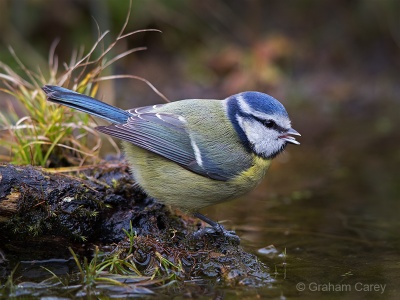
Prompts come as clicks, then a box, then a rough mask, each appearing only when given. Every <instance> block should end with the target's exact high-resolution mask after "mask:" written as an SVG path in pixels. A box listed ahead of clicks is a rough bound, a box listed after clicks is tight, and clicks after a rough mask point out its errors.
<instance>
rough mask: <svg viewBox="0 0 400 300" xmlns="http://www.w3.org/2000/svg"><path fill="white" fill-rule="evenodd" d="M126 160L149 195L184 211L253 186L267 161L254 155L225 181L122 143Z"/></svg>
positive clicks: (234, 195)
mask: <svg viewBox="0 0 400 300" xmlns="http://www.w3.org/2000/svg"><path fill="white" fill-rule="evenodd" d="M123 145H124V149H125V152H126V154H127V159H128V161H129V163H130V165H131V167H132V173H133V176H134V179H135V180H136V182H138V183H139V185H140V186H141V187H142V189H143V190H144V191H145V192H146V193H147V194H148V195H149V196H151V197H153V198H156V199H157V200H159V201H161V202H163V203H164V204H167V205H171V206H174V207H178V208H180V209H183V210H189V211H197V210H199V209H201V208H203V207H206V206H209V205H213V204H217V203H219V202H223V201H228V200H231V199H233V198H237V197H239V196H241V195H243V194H246V193H248V192H249V191H250V190H252V189H253V188H255V187H256V185H257V184H258V183H259V182H260V181H261V180H262V178H263V177H264V175H265V172H266V171H267V169H268V167H269V165H270V160H267V159H263V158H260V157H257V156H254V159H253V161H254V164H253V166H252V167H251V168H250V169H248V170H246V171H244V172H242V173H241V174H239V175H238V176H236V177H235V178H233V179H231V180H228V181H218V180H214V179H210V178H207V177H204V176H201V175H198V174H196V173H193V172H191V171H188V170H186V169H185V168H182V167H181V166H179V165H177V164H176V163H174V162H172V161H170V160H167V159H165V158H163V157H161V156H159V155H157V154H154V153H152V152H149V151H147V150H144V149H142V148H139V147H137V146H134V145H132V144H131V143H127V142H124V143H123Z"/></svg>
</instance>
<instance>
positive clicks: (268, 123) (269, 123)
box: [263, 120, 275, 128]
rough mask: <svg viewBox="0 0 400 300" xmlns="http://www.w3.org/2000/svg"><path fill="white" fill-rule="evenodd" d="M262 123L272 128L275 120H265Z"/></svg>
mask: <svg viewBox="0 0 400 300" xmlns="http://www.w3.org/2000/svg"><path fill="white" fill-rule="evenodd" d="M263 124H264V126H265V127H267V128H273V127H274V126H275V122H274V121H272V120H266V121H264V122H263Z"/></svg>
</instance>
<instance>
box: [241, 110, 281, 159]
mask: <svg viewBox="0 0 400 300" xmlns="http://www.w3.org/2000/svg"><path fill="white" fill-rule="evenodd" d="M236 119H237V120H238V123H239V126H240V127H241V128H242V129H243V131H244V132H245V134H246V137H247V139H248V140H249V142H250V143H251V145H252V147H253V150H254V151H255V152H256V153H257V154H262V155H264V156H267V157H268V156H270V155H272V154H273V153H275V152H276V151H278V150H279V149H280V148H281V147H282V145H283V143H282V141H281V140H280V139H279V138H278V134H277V132H276V131H275V130H271V129H268V128H266V127H265V126H264V125H263V124H261V123H260V122H258V121H256V120H254V119H248V118H243V117H241V116H239V115H236Z"/></svg>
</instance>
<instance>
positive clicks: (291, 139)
mask: <svg viewBox="0 0 400 300" xmlns="http://www.w3.org/2000/svg"><path fill="white" fill-rule="evenodd" d="M291 135H298V136H301V134H300V133H298V132H297V131H296V130H294V129H293V128H289V130H288V131H286V132H285V133H284V134H282V135H280V136H279V138H281V139H282V140H284V141H286V142H288V143H291V144H295V145H300V143H299V142H298V141H296V139H295V138H294V137H292V136H291Z"/></svg>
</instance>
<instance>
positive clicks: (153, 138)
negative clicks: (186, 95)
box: [96, 108, 236, 181]
mask: <svg viewBox="0 0 400 300" xmlns="http://www.w3.org/2000/svg"><path fill="white" fill-rule="evenodd" d="M139 111H144V110H143V108H141V109H140V110H137V109H136V110H130V112H131V113H136V115H132V116H131V117H130V118H129V119H128V121H127V123H125V124H113V125H109V126H99V127H97V128H96V129H97V130H98V131H100V132H103V133H106V134H108V135H111V136H114V137H116V138H119V139H122V140H124V141H127V142H130V143H132V144H134V145H136V146H139V147H141V148H143V149H146V150H148V151H151V152H154V153H156V154H158V155H161V156H163V157H165V158H167V159H169V160H172V161H174V162H176V163H177V164H179V165H181V166H182V167H184V168H186V169H188V170H191V171H193V172H195V173H197V174H200V175H202V176H206V177H209V178H212V179H215V180H222V181H225V180H228V179H229V178H231V177H232V176H234V175H236V174H232V173H231V172H229V173H227V172H224V170H223V169H222V168H220V167H218V166H217V165H216V164H213V163H212V161H211V160H210V159H207V157H202V158H203V162H204V164H202V166H200V165H199V164H198V163H197V161H196V155H195V153H194V150H193V147H192V144H191V140H190V135H189V134H188V133H187V131H186V126H185V121H184V120H183V119H182V118H181V117H180V116H177V115H174V114H169V113H150V112H145V113H138V112H139ZM146 111H147V110H146Z"/></svg>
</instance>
